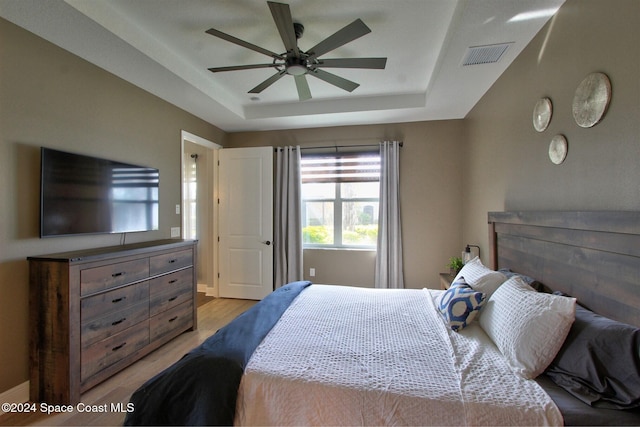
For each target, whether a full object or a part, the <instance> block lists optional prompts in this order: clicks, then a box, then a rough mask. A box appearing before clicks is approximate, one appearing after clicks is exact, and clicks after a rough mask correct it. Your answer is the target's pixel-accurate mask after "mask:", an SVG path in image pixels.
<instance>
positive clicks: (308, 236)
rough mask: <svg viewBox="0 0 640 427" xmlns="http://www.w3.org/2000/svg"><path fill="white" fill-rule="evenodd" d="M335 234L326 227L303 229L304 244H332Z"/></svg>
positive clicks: (318, 226)
mask: <svg viewBox="0 0 640 427" xmlns="http://www.w3.org/2000/svg"><path fill="white" fill-rule="evenodd" d="M332 236H333V232H332V231H331V230H329V229H328V228H327V227H325V226H324V225H309V226H307V227H304V228H303V229H302V241H303V242H304V243H315V244H325V245H327V244H331V243H333V241H332V238H331V237H332Z"/></svg>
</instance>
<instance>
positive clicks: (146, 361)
mask: <svg viewBox="0 0 640 427" xmlns="http://www.w3.org/2000/svg"><path fill="white" fill-rule="evenodd" d="M255 303H256V301H249V300H236V299H224V298H218V299H214V300H212V301H209V302H207V303H205V304H204V305H201V306H199V307H198V330H196V331H193V332H185V333H184V334H182V335H180V336H178V337H177V338H175V339H174V340H172V341H170V342H169V343H167V344H166V345H164V346H163V347H161V348H159V349H158V350H156V351H154V352H153V353H150V354H149V355H147V356H146V357H144V358H143V359H140V360H139V361H137V362H136V363H134V364H133V365H131V366H129V367H128V368H126V369H124V370H123V371H121V372H119V373H118V374H116V375H114V376H113V377H111V378H109V379H108V380H106V381H105V382H103V383H101V384H99V385H97V386H96V387H94V388H92V389H91V390H89V391H87V392H86V393H84V394H83V395H82V397H81V402H82V403H83V404H87V405H105V404H106V405H107V407H109V408H110V407H111V404H112V403H113V404H118V403H122V404H123V405H124V406H126V404H127V402H129V398H130V397H131V394H132V393H133V392H134V391H135V390H136V389H137V388H138V387H140V386H141V385H142V384H143V383H144V382H145V381H146V380H148V379H149V378H151V377H153V376H154V375H156V374H157V373H159V372H161V371H162V370H163V369H165V368H167V367H168V366H170V365H171V364H173V363H174V362H175V361H177V360H178V359H180V358H181V357H182V356H183V355H184V354H185V353H187V352H188V351H189V350H191V349H192V348H194V347H196V346H197V345H199V344H200V343H202V342H203V341H204V340H205V339H206V338H208V337H209V336H210V335H212V334H213V333H215V332H216V331H217V330H218V329H220V328H221V327H223V326H224V325H226V324H227V323H229V322H230V321H231V320H233V319H234V318H235V317H236V316H238V315H239V314H241V313H243V312H244V311H246V310H248V309H249V308H250V307H252V306H253V305H254V304H255ZM37 408H38V409H39V405H37ZM124 416H125V414H124V413H120V412H111V411H107V412H105V413H79V412H78V411H76V410H74V411H73V412H72V413H68V414H64V413H63V414H57V415H46V414H44V413H41V412H40V411H39V410H38V411H37V412H35V413H27V414H4V415H2V416H0V425H2V426H12V425H16V426H17V425H20V426H24V425H34V426H36V425H37V426H115V425H120V426H121V425H122V422H123V420H124Z"/></svg>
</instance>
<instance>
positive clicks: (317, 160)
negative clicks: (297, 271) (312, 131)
mask: <svg viewBox="0 0 640 427" xmlns="http://www.w3.org/2000/svg"><path fill="white" fill-rule="evenodd" d="M301 174H302V205H303V207H302V223H303V229H302V233H303V243H304V246H305V247H359V248H375V246H376V241H377V238H378V198H379V191H380V190H379V188H380V155H379V154H378V153H357V154H336V155H331V156H327V155H323V156H318V155H310V156H305V155H303V157H302V165H301Z"/></svg>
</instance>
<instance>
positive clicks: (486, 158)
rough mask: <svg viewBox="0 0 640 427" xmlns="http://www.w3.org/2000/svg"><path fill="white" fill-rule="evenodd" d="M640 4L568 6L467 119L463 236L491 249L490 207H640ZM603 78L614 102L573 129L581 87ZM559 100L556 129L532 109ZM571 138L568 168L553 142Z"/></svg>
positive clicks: (633, 0)
mask: <svg viewBox="0 0 640 427" xmlns="http://www.w3.org/2000/svg"><path fill="white" fill-rule="evenodd" d="M638 40H640V2H639V1H637V0H616V1H603V0H568V1H567V2H566V3H565V5H564V6H563V7H562V8H561V9H560V10H559V12H558V13H557V15H556V17H555V18H553V20H552V21H551V22H550V23H549V24H548V25H547V26H546V27H545V28H544V29H543V30H542V31H541V32H540V33H539V34H538V35H537V37H536V38H535V39H534V40H533V41H532V42H531V43H530V44H529V45H528V46H527V48H526V49H525V50H524V51H523V52H522V54H521V55H520V56H519V57H518V58H517V59H516V61H515V62H514V63H513V64H512V65H511V66H510V67H509V68H508V70H507V71H506V72H505V73H504V74H503V75H502V77H501V78H500V79H499V80H498V81H497V82H496V83H495V84H494V85H493V87H492V88H491V90H490V91H489V92H488V93H487V94H486V95H485V96H484V97H483V99H482V100H481V102H479V103H478V104H477V105H476V107H475V108H474V109H473V111H472V112H471V113H470V114H469V115H468V117H467V118H466V119H465V124H466V132H467V136H466V149H465V151H466V153H467V154H466V156H465V159H466V163H465V169H466V172H465V181H464V187H465V193H464V194H465V197H464V199H463V200H464V202H463V212H464V216H463V221H462V224H463V225H464V238H465V240H467V241H478V242H482V245H483V247H484V248H487V244H488V243H487V242H488V237H487V225H486V213H487V212H488V211H492V210H505V209H506V210H543V209H554V210H615V209H618V210H638V209H640V55H639V53H638V52H639V51H638ZM596 71H600V72H604V73H606V74H607V75H608V76H609V78H610V80H611V85H612V89H613V97H612V100H611V104H610V106H609V110H608V112H607V114H606V116H605V117H604V119H603V120H602V122H600V123H599V124H597V125H596V126H595V127H593V128H590V129H583V128H580V127H578V126H577V125H576V124H575V121H574V119H573V116H572V112H571V106H572V100H573V95H574V92H575V89H576V87H577V86H578V84H579V83H580V82H581V81H582V79H583V78H584V77H585V76H586V75H588V74H589V73H592V72H596ZM541 97H550V98H551V100H552V101H553V111H554V112H553V118H552V120H551V123H550V125H549V128H548V129H547V130H546V131H544V132H542V133H538V132H536V131H535V130H534V129H533V126H532V122H531V119H532V111H533V107H534V105H535V103H536V101H537V100H538V99H539V98H541ZM558 133H560V134H564V135H565V136H566V137H567V140H568V142H569V151H568V156H567V158H566V160H565V162H564V163H563V164H562V165H559V166H558V165H554V164H552V163H551V162H550V161H549V158H548V154H547V153H548V145H549V141H550V140H551V138H552V137H553V136H554V135H555V134H558Z"/></svg>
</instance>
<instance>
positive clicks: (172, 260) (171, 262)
mask: <svg viewBox="0 0 640 427" xmlns="http://www.w3.org/2000/svg"><path fill="white" fill-rule="evenodd" d="M176 261H178V260H177V259H175V258H174V259H170V260H169V264H173V263H174V262H176Z"/></svg>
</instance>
